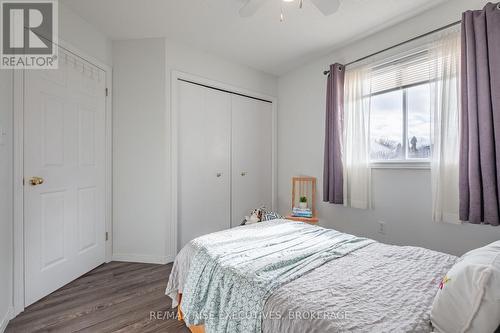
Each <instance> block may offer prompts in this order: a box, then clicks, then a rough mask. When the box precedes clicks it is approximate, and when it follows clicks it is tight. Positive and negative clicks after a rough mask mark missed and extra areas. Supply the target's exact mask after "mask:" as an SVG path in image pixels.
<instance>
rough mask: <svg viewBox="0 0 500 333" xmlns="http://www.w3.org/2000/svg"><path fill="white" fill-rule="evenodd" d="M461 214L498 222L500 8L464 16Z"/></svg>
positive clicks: (488, 7)
mask: <svg viewBox="0 0 500 333" xmlns="http://www.w3.org/2000/svg"><path fill="white" fill-rule="evenodd" d="M461 90H462V91H461V95H462V111H461V117H462V125H461V142H460V172H459V177H460V182H459V189H460V190H459V197H460V198H459V199H460V219H461V220H462V221H469V222H470V223H475V224H479V223H485V224H491V225H499V222H500V220H499V214H500V208H499V207H500V205H499V194H500V9H499V8H498V5H496V4H492V3H488V4H487V5H486V6H485V7H484V9H483V10H475V11H467V12H465V13H464V14H463V18H462V70H461Z"/></svg>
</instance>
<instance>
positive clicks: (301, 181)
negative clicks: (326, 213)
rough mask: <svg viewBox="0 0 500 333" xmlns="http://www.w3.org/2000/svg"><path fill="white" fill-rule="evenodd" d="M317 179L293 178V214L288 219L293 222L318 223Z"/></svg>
mask: <svg viewBox="0 0 500 333" xmlns="http://www.w3.org/2000/svg"><path fill="white" fill-rule="evenodd" d="M315 205H316V178H314V177H293V178H292V213H291V214H290V215H289V216H287V217H286V218H287V219H289V220H293V221H301V222H307V223H318V218H317V217H316V206H315Z"/></svg>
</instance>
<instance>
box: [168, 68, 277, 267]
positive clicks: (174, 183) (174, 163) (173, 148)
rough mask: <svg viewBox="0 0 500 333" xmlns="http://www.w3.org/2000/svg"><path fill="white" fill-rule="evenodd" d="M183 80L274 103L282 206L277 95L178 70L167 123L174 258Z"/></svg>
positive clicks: (274, 167)
mask: <svg viewBox="0 0 500 333" xmlns="http://www.w3.org/2000/svg"><path fill="white" fill-rule="evenodd" d="M179 80H185V81H190V82H193V83H195V84H200V85H203V86H207V88H214V89H219V90H225V91H227V92H229V93H235V94H239V95H245V96H248V97H249V98H252V97H253V98H256V99H261V100H265V101H269V102H271V104H272V125H271V127H272V131H273V133H272V157H271V159H272V171H271V173H272V177H271V179H272V181H271V183H272V191H271V192H272V194H271V198H272V209H273V210H275V209H276V208H277V205H278V191H277V189H278V183H277V182H278V177H277V151H278V150H277V147H278V145H277V143H278V98H277V97H275V96H270V95H266V94H262V93H259V92H255V91H252V90H248V89H244V88H240V87H237V86H234V85H231V84H227V83H222V82H219V81H215V80H211V79H208V78H204V77H201V76H198V75H195V74H189V73H186V72H181V71H177V70H173V71H172V74H171V81H170V92H171V95H170V96H171V98H170V101H171V105H170V109H171V112H170V116H169V115H168V114H167V120H168V119H170V157H171V165H170V167H171V174H170V181H171V204H172V207H171V219H172V222H171V228H170V230H168V231H169V235H167V240H168V241H169V244H166V247H167V249H169V255H170V256H172V258H175V256H176V254H177V252H178V250H177V244H178V234H177V231H178V224H179V220H178V211H177V210H178V203H179V202H178V193H179V192H178V177H179V172H178V162H179V152H178V144H179V140H178V138H179V136H178V133H179V132H178V131H179V120H178V119H179V109H178V103H179V101H178V90H179V85H178V83H179Z"/></svg>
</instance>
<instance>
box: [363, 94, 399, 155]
mask: <svg viewBox="0 0 500 333" xmlns="http://www.w3.org/2000/svg"><path fill="white" fill-rule="evenodd" d="M370 148H371V153H370V155H371V159H372V160H400V159H404V152H403V92H402V91H401V90H397V91H393V92H389V93H386V94H380V95H376V96H373V97H372V98H371V110H370Z"/></svg>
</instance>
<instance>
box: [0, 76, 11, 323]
mask: <svg viewBox="0 0 500 333" xmlns="http://www.w3.org/2000/svg"><path fill="white" fill-rule="evenodd" d="M12 79H13V77H12V71H10V70H5V69H0V332H2V331H3V329H4V328H5V326H6V325H7V321H8V320H9V319H10V317H9V316H10V313H11V311H12V277H13V266H12V259H13V245H12V226H13V224H12V221H13V220H12V219H13V217H12V214H13V207H12V205H13V201H12V193H13V192H12V189H13V182H12V180H13V178H14V176H13V168H12V167H13V143H12V134H13V132H12V130H13V123H12V121H13V108H12V92H13V90H12V89H13V87H12V85H13V82H12Z"/></svg>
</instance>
